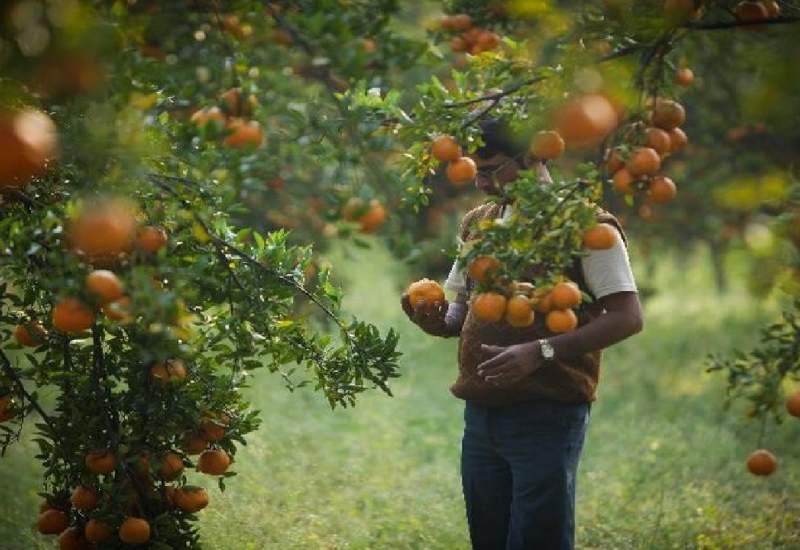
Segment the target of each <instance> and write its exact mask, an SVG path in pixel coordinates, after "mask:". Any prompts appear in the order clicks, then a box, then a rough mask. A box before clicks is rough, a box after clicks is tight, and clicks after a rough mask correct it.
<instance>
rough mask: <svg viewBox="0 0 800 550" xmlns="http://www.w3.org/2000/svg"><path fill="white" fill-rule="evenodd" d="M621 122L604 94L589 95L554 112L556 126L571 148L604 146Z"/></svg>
mask: <svg viewBox="0 0 800 550" xmlns="http://www.w3.org/2000/svg"><path fill="white" fill-rule="evenodd" d="M618 123H619V117H618V115H617V111H616V109H615V108H614V105H612V104H611V102H610V101H609V100H608V99H607V98H606V97H605V96H602V95H600V94H587V95H584V96H580V97H578V98H575V99H573V100H571V101H569V102H568V103H566V104H564V105H562V106H561V107H560V108H558V109H557V110H556V111H555V112H554V113H553V127H554V129H555V131H556V132H558V134H559V135H560V136H561V137H562V138H563V139H564V141H565V142H566V146H567V147H584V146H592V145H596V144H598V143H600V142H601V141H603V139H605V138H606V136H608V135H609V134H610V133H611V132H613V131H614V129H615V128H616V127H617V124H618Z"/></svg>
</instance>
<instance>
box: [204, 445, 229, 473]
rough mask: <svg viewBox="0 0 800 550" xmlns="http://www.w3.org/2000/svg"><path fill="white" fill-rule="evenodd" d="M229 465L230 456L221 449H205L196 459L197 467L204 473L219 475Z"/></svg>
mask: <svg viewBox="0 0 800 550" xmlns="http://www.w3.org/2000/svg"><path fill="white" fill-rule="evenodd" d="M230 465H231V457H229V456H228V453H226V452H225V451H223V450H222V449H214V450H211V451H205V452H204V453H203V454H201V455H200V459H199V460H198V461H197V469H198V470H199V471H201V472H203V473H204V474H209V475H212V476H221V475H222V474H224V473H225V472H226V471H227V470H228V466H230Z"/></svg>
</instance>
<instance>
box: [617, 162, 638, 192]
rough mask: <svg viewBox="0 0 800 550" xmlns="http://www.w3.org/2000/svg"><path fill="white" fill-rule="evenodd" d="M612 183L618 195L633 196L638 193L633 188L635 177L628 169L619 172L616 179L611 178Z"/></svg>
mask: <svg viewBox="0 0 800 550" xmlns="http://www.w3.org/2000/svg"><path fill="white" fill-rule="evenodd" d="M611 182H612V183H613V185H614V190H615V191H616V192H617V193H625V194H628V195H632V194H633V193H635V192H636V190H635V189H634V188H633V175H632V174H631V173H630V171H629V170H628V169H627V168H622V169H620V170H617V172H616V173H615V174H614V177H613V178H611Z"/></svg>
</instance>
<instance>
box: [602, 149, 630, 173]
mask: <svg viewBox="0 0 800 550" xmlns="http://www.w3.org/2000/svg"><path fill="white" fill-rule="evenodd" d="M604 160H605V168H606V171H607V172H608V173H609V174H615V173H617V172H618V171H619V170H621V169H622V168H624V167H625V161H624V160H622V156H621V155H620V154H619V151H617V150H616V149H607V150H606V155H605V159H604Z"/></svg>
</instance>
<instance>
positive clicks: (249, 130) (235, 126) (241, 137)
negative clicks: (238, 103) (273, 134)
mask: <svg viewBox="0 0 800 550" xmlns="http://www.w3.org/2000/svg"><path fill="white" fill-rule="evenodd" d="M226 127H227V129H228V130H230V134H229V135H228V136H227V137H226V138H225V140H224V141H223V143H225V145H227V146H228V147H233V148H236V149H238V148H241V147H245V146H253V147H260V146H261V144H262V143H264V132H263V131H262V130H261V125H260V124H259V123H258V122H257V121H255V120H251V121H247V120H243V119H241V118H234V119H231V120H230V121H229V122H228V124H227V125H226Z"/></svg>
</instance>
